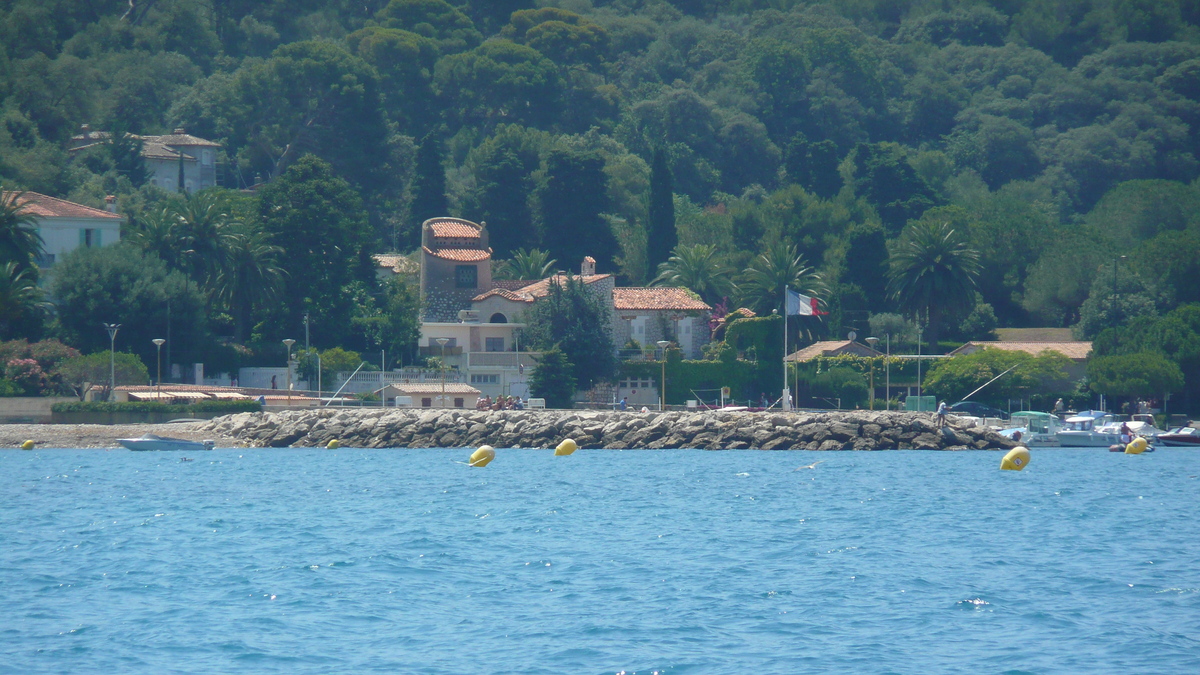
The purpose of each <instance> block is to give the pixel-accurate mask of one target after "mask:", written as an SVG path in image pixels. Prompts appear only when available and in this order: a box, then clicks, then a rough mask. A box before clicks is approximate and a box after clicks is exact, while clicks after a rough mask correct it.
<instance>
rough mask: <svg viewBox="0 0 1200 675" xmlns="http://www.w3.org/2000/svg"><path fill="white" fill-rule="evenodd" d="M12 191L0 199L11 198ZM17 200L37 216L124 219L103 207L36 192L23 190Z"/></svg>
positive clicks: (6, 200) (6, 199)
mask: <svg viewBox="0 0 1200 675" xmlns="http://www.w3.org/2000/svg"><path fill="white" fill-rule="evenodd" d="M14 194H15V193H13V192H5V193H3V195H2V196H0V199H3V200H4V201H5V203H7V202H8V200H10V199H12V198H13V195H14ZM17 202H18V203H20V204H24V205H26V206H25V211H26V212H27V213H29V214H31V215H34V216H37V217H39V218H106V219H109V220H124V217H123V216H120V215H117V214H115V213H109V212H108V211H105V210H103V209H94V208H92V207H90V206H84V205H83V204H76V203H75V202H69V201H67V200H65V199H57V198H55V197H47V196H46V195H44V194H39V193H37V192H25V193H24V194H22V195H21V196H20V197H19V198H18V199H17Z"/></svg>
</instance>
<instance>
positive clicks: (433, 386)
mask: <svg viewBox="0 0 1200 675" xmlns="http://www.w3.org/2000/svg"><path fill="white" fill-rule="evenodd" d="M387 388H389V389H394V390H396V391H397V392H399V393H400V395H401V396H406V395H408V394H440V393H442V385H441V383H440V382H414V383H407V382H399V383H396V384H389V385H388V386H387ZM446 393H447V394H475V395H476V396H478V395H479V394H480V393H482V392H480V391H479V390H478V389H476V388H475V387H472V386H471V385H469V384H463V383H461V382H447V383H446Z"/></svg>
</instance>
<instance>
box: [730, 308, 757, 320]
mask: <svg viewBox="0 0 1200 675" xmlns="http://www.w3.org/2000/svg"><path fill="white" fill-rule="evenodd" d="M756 316H758V313H757V312H755V311H754V310H752V309H750V308H749V307H738V308H737V309H735V310H733V311H732V312H730V313H728V314H726V315H725V316H724V317H723V318H724V319H725V320H726V321H729V320H730V319H733V318H737V317H740V318H744V319H753V318H754V317H756Z"/></svg>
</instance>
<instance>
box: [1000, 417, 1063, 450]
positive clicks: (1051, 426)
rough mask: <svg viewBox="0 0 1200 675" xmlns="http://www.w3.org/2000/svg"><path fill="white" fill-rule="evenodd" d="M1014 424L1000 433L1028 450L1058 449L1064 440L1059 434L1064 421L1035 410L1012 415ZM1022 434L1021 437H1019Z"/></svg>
mask: <svg viewBox="0 0 1200 675" xmlns="http://www.w3.org/2000/svg"><path fill="white" fill-rule="evenodd" d="M1012 424H1013V426H1011V427H1010V428H1008V429H1004V430H1003V431H1001V432H1000V435H1002V436H1006V437H1008V438H1011V439H1013V440H1014V441H1017V442H1019V443H1021V444H1022V445H1024V446H1025V447H1027V448H1058V447H1062V440H1061V439H1060V438H1059V437H1058V433H1059V432H1060V431H1062V421H1061V420H1060V419H1058V416H1056V415H1051V414H1050V413H1044V412H1037V411H1034V410H1022V411H1021V412H1015V413H1013V414H1012ZM1017 434H1020V437H1018V436H1017Z"/></svg>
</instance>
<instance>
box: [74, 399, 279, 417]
mask: <svg viewBox="0 0 1200 675" xmlns="http://www.w3.org/2000/svg"><path fill="white" fill-rule="evenodd" d="M260 410H262V406H261V405H259V403H258V401H199V402H197V403H193V404H190V405H172V404H168V403H159V402H157V401H131V402H129V403H114V402H109V401H64V402H62V403H55V404H54V405H53V406H52V407H51V411H53V412H56V413H73V412H100V413H184V414H186V413H230V414H232V413H241V412H259V411H260Z"/></svg>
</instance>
